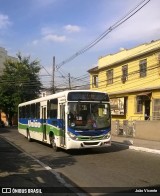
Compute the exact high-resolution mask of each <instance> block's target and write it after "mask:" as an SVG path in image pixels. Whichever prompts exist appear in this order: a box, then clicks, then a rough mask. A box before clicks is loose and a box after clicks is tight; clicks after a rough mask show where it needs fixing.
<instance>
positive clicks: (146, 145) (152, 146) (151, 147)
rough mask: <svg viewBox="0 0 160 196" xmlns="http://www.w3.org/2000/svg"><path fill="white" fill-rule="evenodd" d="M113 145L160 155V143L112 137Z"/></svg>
mask: <svg viewBox="0 0 160 196" xmlns="http://www.w3.org/2000/svg"><path fill="white" fill-rule="evenodd" d="M112 143H115V144H117V145H126V146H128V148H129V149H133V150H138V151H144V152H150V153H155V154H160V142H158V141H151V140H142V139H136V138H131V137H124V136H115V135H112Z"/></svg>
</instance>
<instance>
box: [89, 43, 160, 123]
mask: <svg viewBox="0 0 160 196" xmlns="http://www.w3.org/2000/svg"><path fill="white" fill-rule="evenodd" d="M88 72H89V74H90V89H95V90H100V91H105V92H107V93H108V94H109V96H110V103H111V112H112V119H113V120H115V119H118V120H160V40H156V41H151V42H150V43H146V44H142V45H139V46H137V47H135V48H131V49H124V48H122V49H121V50H120V51H119V52H117V53H115V54H109V55H107V56H104V57H101V58H99V60H98V66H97V67H94V68H92V69H90V70H88Z"/></svg>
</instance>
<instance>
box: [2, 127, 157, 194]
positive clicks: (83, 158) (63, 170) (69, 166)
mask: <svg viewBox="0 0 160 196" xmlns="http://www.w3.org/2000/svg"><path fill="white" fill-rule="evenodd" d="M0 134H1V135H3V137H6V138H7V139H8V140H9V141H11V142H12V143H14V144H15V145H16V146H18V147H19V148H21V149H23V150H24V151H25V152H27V153H28V154H30V155H32V156H34V157H35V158H36V159H38V160H40V161H41V162H43V163H44V164H46V165H48V166H49V167H51V168H52V169H54V171H56V172H58V173H59V174H60V175H61V176H62V177H63V178H64V179H65V180H66V181H67V182H68V183H70V184H72V185H76V186H79V187H81V188H82V189H84V190H86V191H87V192H92V191H93V192H95V189H96V190H98V191H99V192H103V191H104V192H105V189H106V188H107V187H110V188H111V187H113V188H116V187H125V188H122V190H123V189H126V188H127V189H128V190H129V189H137V188H142V187H150V188H151V189H153V188H154V187H160V177H159V176H160V156H159V155H156V154H151V153H146V152H139V151H134V150H129V149H127V148H126V147H124V146H119V145H116V144H114V143H113V144H112V146H111V147H108V148H103V149H83V150H70V151H64V150H61V151H59V152H54V151H53V150H52V148H51V147H50V146H49V145H45V144H43V143H41V142H37V141H33V142H28V141H27V139H26V138H25V137H24V136H23V135H20V134H19V133H18V131H17V130H16V129H11V128H9V129H8V130H7V129H6V130H5V131H3V132H0ZM99 187H102V188H99ZM103 189H104V190H103ZM98 191H97V192H98Z"/></svg>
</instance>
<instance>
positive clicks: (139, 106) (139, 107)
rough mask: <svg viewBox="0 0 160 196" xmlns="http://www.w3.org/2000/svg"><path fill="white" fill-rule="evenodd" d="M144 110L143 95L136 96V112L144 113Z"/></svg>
mask: <svg viewBox="0 0 160 196" xmlns="http://www.w3.org/2000/svg"><path fill="white" fill-rule="evenodd" d="M142 112H143V100H142V96H137V97H136V113H142Z"/></svg>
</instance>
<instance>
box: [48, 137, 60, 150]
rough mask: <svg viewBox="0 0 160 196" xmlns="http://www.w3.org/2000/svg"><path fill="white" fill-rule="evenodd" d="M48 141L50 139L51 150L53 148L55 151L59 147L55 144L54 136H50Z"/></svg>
mask: <svg viewBox="0 0 160 196" xmlns="http://www.w3.org/2000/svg"><path fill="white" fill-rule="evenodd" d="M50 141H51V146H52V148H53V150H54V151H55V152H57V151H58V150H59V148H58V147H57V145H56V142H55V137H54V136H52V137H51V138H50Z"/></svg>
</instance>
